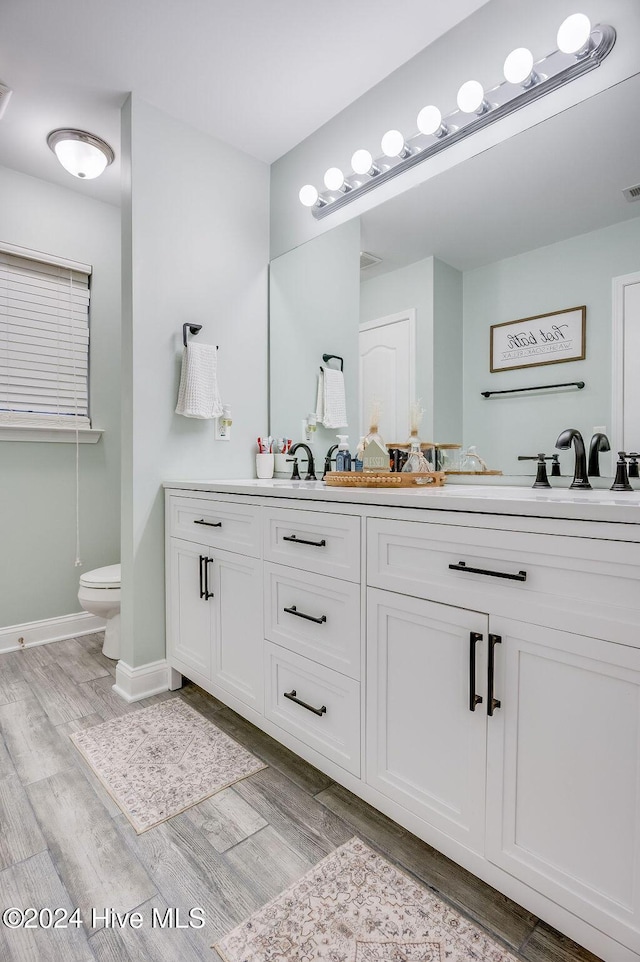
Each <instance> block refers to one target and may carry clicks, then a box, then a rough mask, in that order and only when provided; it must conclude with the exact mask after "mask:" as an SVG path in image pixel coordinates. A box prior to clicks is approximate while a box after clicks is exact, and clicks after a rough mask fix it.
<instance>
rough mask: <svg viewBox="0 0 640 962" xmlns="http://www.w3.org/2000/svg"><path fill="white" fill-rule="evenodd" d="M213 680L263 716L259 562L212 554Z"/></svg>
mask: <svg viewBox="0 0 640 962" xmlns="http://www.w3.org/2000/svg"><path fill="white" fill-rule="evenodd" d="M212 557H213V565H212V569H213V570H212V576H213V578H212V579H211V578H210V583H212V584H213V588H212V590H213V592H214V599H213V609H212V611H213V614H212V621H213V623H212V640H213V671H212V675H213V681H214V682H216V684H218V685H220V687H221V688H224V689H225V690H226V691H228V692H229V693H230V694H231V695H235V696H236V698H239V699H240V701H241V702H243V704H245V705H249V706H250V707H251V708H255V709H256V711H259V712H262V707H263V701H264V698H263V691H264V684H263V664H262V662H263V658H262V639H263V630H262V562H261V561H258V560H256V559H255V558H248V557H245V556H243V555H238V554H234V553H232V552H229V551H213V552H212Z"/></svg>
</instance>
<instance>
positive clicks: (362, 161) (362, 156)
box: [351, 150, 380, 177]
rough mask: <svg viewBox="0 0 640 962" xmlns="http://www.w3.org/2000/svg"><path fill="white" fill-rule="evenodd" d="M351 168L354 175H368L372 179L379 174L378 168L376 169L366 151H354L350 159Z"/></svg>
mask: <svg viewBox="0 0 640 962" xmlns="http://www.w3.org/2000/svg"><path fill="white" fill-rule="evenodd" d="M351 167H352V168H353V172H354V174H370V175H371V177H374V176H375V175H376V174H379V173H380V168H379V167H376V165H375V164H374V162H373V157H372V156H371V154H370V153H369V151H368V150H356V152H355V153H354V155H353V157H352V158H351Z"/></svg>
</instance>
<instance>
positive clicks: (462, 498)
mask: <svg viewBox="0 0 640 962" xmlns="http://www.w3.org/2000/svg"><path fill="white" fill-rule="evenodd" d="M571 494H572V492H570V491H567V490H552V491H549V492H544V493H541V492H538V491H533V490H531V489H528V488H517V487H513V488H508V487H480V486H477V487H463V486H453V485H452V486H448V487H445V488H442V489H438V490H433V491H424V490H422V491H420V490H412V489H404V490H398V491H379V490H375V489H369V490H365V491H361V490H357V491H353V490H350V489H340V488H330V489H329V488H327V487H325V486H324V485H323V484H321V483H317V484H314V483H312V482H307V483H305V482H299V483H297V484H296V483H293V482H278V481H272V482H269V481H263V482H250V481H238V482H232V481H220V482H217V481H212V482H202V483H196V482H194V483H191V482H180V481H177V482H171V483H168V484H167V485H166V532H167V541H166V560H167V660H168V663H169V666H170V669H171V679H172V680H171V684H172V686H173V687H179V685H180V683H181V678H180V676H181V675H185V676H186V677H188V678H190V679H192V680H193V681H195V682H196V683H197V684H198V685H200V686H201V687H203V688H204V689H206V690H207V691H209V692H210V693H211V694H213V695H215V696H216V697H217V698H219V699H220V700H221V701H223V702H224V703H225V704H227V705H229V706H230V707H231V708H233V709H234V710H235V711H237V712H239V713H240V714H242V715H243V716H245V717H246V718H248V719H249V720H250V721H251V722H253V723H254V724H255V725H257V726H258V727H259V728H261V729H263V730H264V731H266V732H268V733H269V734H270V735H272V736H273V737H274V738H276V739H278V740H279V741H280V742H282V743H283V744H284V745H286V746H288V747H289V748H290V749H292V750H293V751H295V752H297V753H298V754H299V755H301V756H302V757H303V758H305V759H307V760H308V761H309V762H311V763H312V764H313V765H315V766H317V767H318V768H319V769H321V770H322V771H324V772H326V773H327V774H328V775H329V776H331V777H332V778H334V779H335V780H336V781H338V782H340V783H341V784H343V785H345V786H346V787H347V788H348V789H350V790H351V791H352V792H354V793H356V794H357V795H359V796H360V797H361V798H363V799H365V800H366V801H367V802H369V803H370V804H372V805H374V806H375V807H376V808H378V809H380V810H381V811H383V812H384V813H385V814H387V815H389V816H390V817H391V818H393V819H395V820H396V821H397V822H399V823H400V824H401V825H403V826H404V827H406V828H407V829H409V830H410V831H411V832H413V833H415V834H416V835H418V836H419V837H420V838H422V839H424V840H425V841H427V842H429V843H430V844H432V845H433V846H434V847H435V848H437V849H438V850H439V851H441V852H443V853H445V854H446V855H447V856H449V857H450V858H452V859H454V860H455V861H456V862H458V863H460V864H461V865H463V866H465V867H466V868H467V869H469V870H470V871H471V872H473V873H474V874H476V875H477V876H479V877H480V878H482V879H484V880H485V881H486V882H488V883H489V884H490V885H493V886H495V888H497V889H498V890H499V891H501V892H503V893H504V894H505V895H508V896H509V897H510V898H512V899H514V900H515V901H516V902H519V903H520V904H521V905H523V906H525V907H526V908H527V909H529V910H530V911H531V912H533V913H535V914H536V915H538V916H539V917H541V918H543V919H545V920H546V921H548V922H549V923H550V924H551V925H554V926H555V927H557V928H559V929H560V930H561V931H563V932H565V933H566V934H567V935H569V936H570V937H571V938H573V939H575V940H576V941H578V942H579V943H581V944H583V945H585V946H586V947H588V948H589V949H591V951H593V952H594V953H595V954H596V955H598V956H601V957H602V958H603V959H605V960H607V962H631V960H636V962H637V960H638V959H640V590H639V589H640V492H634V493H632V494H622V495H613V494H611V493H610V492H608V491H595V490H594V491H589V492H584V493H581V495H580V497H576V498H573V497H571Z"/></svg>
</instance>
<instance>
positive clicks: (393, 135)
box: [380, 130, 412, 159]
mask: <svg viewBox="0 0 640 962" xmlns="http://www.w3.org/2000/svg"><path fill="white" fill-rule="evenodd" d="M380 147H381V148H382V153H383V154H384V155H385V157H402V158H403V159H404V158H405V157H409V156H410V154H411V153H412V151H411V150H410V149H409V147H407V145H406V143H405V140H404V137H403V136H402V134H401V133H400V131H399V130H388V131H387V132H386V134H385V135H384V137H383V138H382V140H381V141H380Z"/></svg>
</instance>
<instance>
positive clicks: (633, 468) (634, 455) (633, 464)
mask: <svg viewBox="0 0 640 962" xmlns="http://www.w3.org/2000/svg"><path fill="white" fill-rule="evenodd" d="M627 457H628V458H629V459H630V461H629V477H630V478H638V477H640V472H639V471H638V458H640V454H638V452H637V451H629V454H628V455H627Z"/></svg>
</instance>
